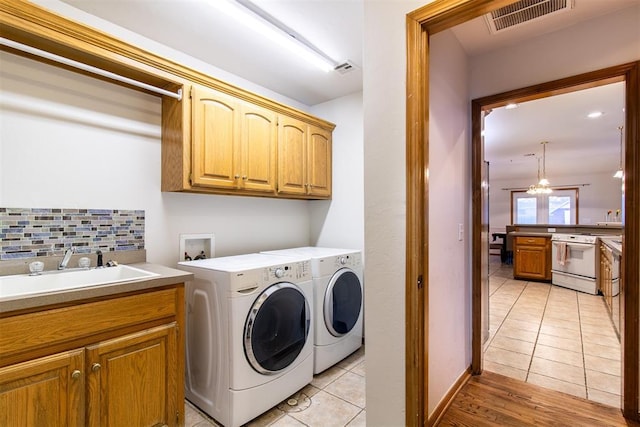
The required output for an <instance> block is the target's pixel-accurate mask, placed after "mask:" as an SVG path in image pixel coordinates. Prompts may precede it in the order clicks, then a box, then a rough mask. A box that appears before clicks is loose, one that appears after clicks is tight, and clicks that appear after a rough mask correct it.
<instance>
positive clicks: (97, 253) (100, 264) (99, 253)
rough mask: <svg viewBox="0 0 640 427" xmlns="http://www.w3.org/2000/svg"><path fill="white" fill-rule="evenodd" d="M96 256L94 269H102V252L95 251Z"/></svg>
mask: <svg viewBox="0 0 640 427" xmlns="http://www.w3.org/2000/svg"><path fill="white" fill-rule="evenodd" d="M96 255H97V257H98V260H97V262H96V267H103V265H102V251H100V250H97V251H96Z"/></svg>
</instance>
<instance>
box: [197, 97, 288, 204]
mask: <svg viewBox="0 0 640 427" xmlns="http://www.w3.org/2000/svg"><path fill="white" fill-rule="evenodd" d="M191 98H192V100H191V102H192V117H193V123H192V127H191V129H192V138H193V144H192V149H193V150H192V153H191V155H192V159H191V164H192V172H191V185H193V186H194V187H205V188H206V187H211V188H220V189H234V190H251V191H264V192H272V193H273V192H274V191H275V180H276V175H275V170H276V143H277V140H276V137H277V117H276V114H275V113H273V112H271V111H269V110H267V109H265V108H261V107H259V106H255V105H251V104H249V103H247V102H244V101H241V100H239V99H237V98H234V97H232V96H229V95H226V94H224V93H221V92H217V91H214V90H211V89H206V88H201V87H193V89H192V96H191Z"/></svg>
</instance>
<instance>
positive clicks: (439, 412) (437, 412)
mask: <svg viewBox="0 0 640 427" xmlns="http://www.w3.org/2000/svg"><path fill="white" fill-rule="evenodd" d="M470 379H471V366H469V367H468V368H467V369H466V370H465V371H464V372H463V373H462V374H461V375H460V376H459V377H458V379H457V380H456V382H455V383H454V384H453V386H451V388H450V389H449V391H448V392H447V394H446V395H445V396H444V397H443V398H442V400H441V401H440V403H439V404H438V406H436V409H434V410H433V413H432V414H431V415H430V416H429V419H427V426H435V425H437V424H438V423H439V422H440V419H441V418H442V416H443V415H444V413H445V411H446V410H447V408H449V406H450V405H451V402H453V399H454V398H455V397H456V395H457V394H458V392H459V391H460V389H461V388H462V387H463V386H464V385H465V384H466V383H467V382H468V381H469V380H470Z"/></svg>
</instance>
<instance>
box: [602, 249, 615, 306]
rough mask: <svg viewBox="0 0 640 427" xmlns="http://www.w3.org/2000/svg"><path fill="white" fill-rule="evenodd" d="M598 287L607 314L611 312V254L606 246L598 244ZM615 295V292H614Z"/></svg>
mask: <svg viewBox="0 0 640 427" xmlns="http://www.w3.org/2000/svg"><path fill="white" fill-rule="evenodd" d="M599 273H600V274H599V275H598V287H599V289H600V292H602V296H603V297H604V302H605V305H606V306H607V310H609V314H611V313H612V310H613V293H614V292H613V254H612V253H611V249H609V248H608V247H607V245H606V244H604V243H602V242H600V271H599ZM616 294H617V292H616Z"/></svg>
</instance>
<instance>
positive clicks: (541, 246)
mask: <svg viewBox="0 0 640 427" xmlns="http://www.w3.org/2000/svg"><path fill="white" fill-rule="evenodd" d="M513 245H514V260H513V277H514V278H515V279H524V280H541V281H550V280H551V239H550V238H549V237H541V236H535V237H533V236H531V237H530V236H516V237H514V239H513Z"/></svg>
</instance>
